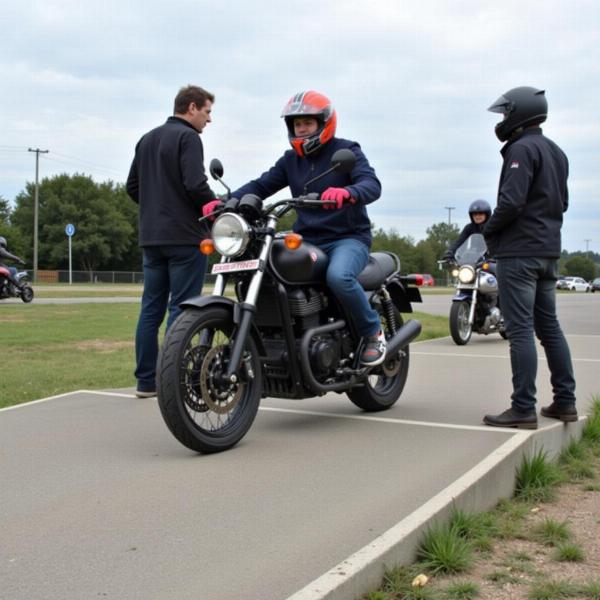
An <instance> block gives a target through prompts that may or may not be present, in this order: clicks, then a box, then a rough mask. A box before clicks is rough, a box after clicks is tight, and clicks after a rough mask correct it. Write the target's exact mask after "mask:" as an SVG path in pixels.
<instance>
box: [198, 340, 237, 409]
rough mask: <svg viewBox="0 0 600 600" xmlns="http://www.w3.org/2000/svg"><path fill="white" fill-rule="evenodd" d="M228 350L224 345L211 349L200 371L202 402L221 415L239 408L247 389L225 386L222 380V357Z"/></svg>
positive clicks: (234, 385)
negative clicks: (238, 405)
mask: <svg viewBox="0 0 600 600" xmlns="http://www.w3.org/2000/svg"><path fill="white" fill-rule="evenodd" d="M226 348H227V346H224V345H223V346H215V347H213V348H211V349H210V350H209V351H208V352H207V353H206V356H205V357H204V360H203V361H202V369H201V371H200V388H201V390H202V401H203V402H204V403H205V404H206V405H207V406H208V408H209V409H210V410H212V411H213V412H215V413H217V414H219V415H223V414H226V413H228V412H231V411H232V410H233V409H234V408H235V407H236V406H237V404H238V402H239V401H240V398H241V397H242V395H243V392H244V388H245V386H244V385H240V384H233V383H229V384H224V383H222V382H221V380H220V378H221V375H222V373H223V370H224V368H225V364H224V363H223V361H222V357H223V352H224V351H225V349H226ZM217 378H218V379H217Z"/></svg>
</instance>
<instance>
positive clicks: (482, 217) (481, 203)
mask: <svg viewBox="0 0 600 600" xmlns="http://www.w3.org/2000/svg"><path fill="white" fill-rule="evenodd" d="M491 215H492V207H491V206H490V204H489V202H487V201H486V200H474V201H473V202H471V204H470V205H469V220H470V222H469V223H467V224H466V225H465V226H464V227H463V229H462V231H461V232H460V235H459V236H458V238H457V239H456V241H455V242H454V243H452V244H450V247H449V248H448V250H446V252H445V253H444V256H443V258H444V260H450V261H452V260H454V253H455V252H456V250H457V248H459V247H460V246H461V244H462V243H463V242H464V241H465V240H466V239H467V238H468V237H469V236H471V235H473V234H474V233H482V232H483V228H484V227H485V224H486V222H487V221H488V219H489V218H490V216H491Z"/></svg>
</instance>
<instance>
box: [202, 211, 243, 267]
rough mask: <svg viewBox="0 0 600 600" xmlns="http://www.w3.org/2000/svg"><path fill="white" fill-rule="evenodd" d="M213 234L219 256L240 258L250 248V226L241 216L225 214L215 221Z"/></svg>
mask: <svg viewBox="0 0 600 600" xmlns="http://www.w3.org/2000/svg"><path fill="white" fill-rule="evenodd" d="M211 234H212V239H213V242H214V243H215V248H216V250H217V252H219V254H222V255H223V256H238V255H239V254H242V253H243V252H244V250H245V249H246V246H248V241H249V240H250V226H249V225H248V223H246V221H245V220H244V219H243V218H242V217H240V215H236V214H235V213H225V214H223V215H220V216H218V217H217V218H216V219H215V223H214V225H213V227H212V232H211Z"/></svg>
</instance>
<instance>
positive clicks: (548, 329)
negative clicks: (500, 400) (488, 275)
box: [496, 257, 575, 411]
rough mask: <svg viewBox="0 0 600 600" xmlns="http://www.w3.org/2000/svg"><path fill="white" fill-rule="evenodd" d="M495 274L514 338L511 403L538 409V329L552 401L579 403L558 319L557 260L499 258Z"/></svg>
mask: <svg viewBox="0 0 600 600" xmlns="http://www.w3.org/2000/svg"><path fill="white" fill-rule="evenodd" d="M496 275H497V277H498V288H499V292H500V304H501V305H502V314H503V316H504V322H505V325H506V333H507V336H508V340H509V342H510V362H511V366H512V374H513V375H512V383H513V394H512V396H511V398H512V407H513V408H514V409H516V410H520V411H531V410H535V403H536V386H535V378H536V375H537V351H536V347H535V340H534V332H535V335H536V336H537V337H538V339H539V340H540V342H541V343H542V346H543V347H544V352H545V354H546V360H547V361H548V368H549V369H550V383H551V384H552V394H553V401H554V402H556V403H557V404H559V405H562V406H568V405H573V404H574V403H575V377H574V375H573V365H572V363H571V352H570V350H569V345H568V344H567V340H566V339H565V336H564V335H563V332H562V329H561V328H560V324H559V322H558V319H557V318H556V279H557V276H558V266H557V260H555V259H550V258H521V257H518V258H499V259H498V263H497V270H496Z"/></svg>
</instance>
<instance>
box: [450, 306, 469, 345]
mask: <svg viewBox="0 0 600 600" xmlns="http://www.w3.org/2000/svg"><path fill="white" fill-rule="evenodd" d="M470 312H471V305H470V304H469V303H468V302H464V301H463V302H453V303H452V306H451V307H450V335H451V336H452V339H453V340H454V343H455V344H456V345H458V346H464V345H465V344H468V343H469V340H470V339H471V334H472V333H473V327H472V326H471V325H469V313H470Z"/></svg>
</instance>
